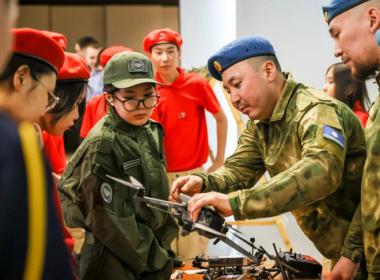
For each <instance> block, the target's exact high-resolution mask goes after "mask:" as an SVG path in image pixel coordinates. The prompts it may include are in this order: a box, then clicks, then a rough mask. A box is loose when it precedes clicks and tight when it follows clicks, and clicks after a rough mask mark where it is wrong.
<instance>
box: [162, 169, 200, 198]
mask: <svg viewBox="0 0 380 280" xmlns="http://www.w3.org/2000/svg"><path fill="white" fill-rule="evenodd" d="M202 186H203V180H202V178H201V177H198V176H194V175H188V176H183V177H179V178H177V179H176V180H175V181H174V182H173V185H172V188H171V191H170V195H169V200H170V201H179V194H180V193H184V194H187V195H189V196H193V195H194V194H196V193H199V192H201V190H202Z"/></svg>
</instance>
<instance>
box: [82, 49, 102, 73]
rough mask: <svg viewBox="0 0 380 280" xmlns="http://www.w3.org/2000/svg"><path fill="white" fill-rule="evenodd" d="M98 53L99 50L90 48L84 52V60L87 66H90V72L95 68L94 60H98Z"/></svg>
mask: <svg viewBox="0 0 380 280" xmlns="http://www.w3.org/2000/svg"><path fill="white" fill-rule="evenodd" d="M99 51H100V49H96V48H94V47H91V46H90V47H87V48H86V50H85V54H86V57H85V59H86V62H87V65H88V66H90V68H91V70H92V71H94V70H95V68H96V60H97V58H98V53H99Z"/></svg>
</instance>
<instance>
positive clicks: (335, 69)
mask: <svg viewBox="0 0 380 280" xmlns="http://www.w3.org/2000/svg"><path fill="white" fill-rule="evenodd" d="M323 90H324V91H325V92H326V93H327V94H328V95H329V96H331V97H333V98H336V99H338V100H339V101H341V102H343V103H345V104H346V105H347V106H348V107H350V108H351V110H352V111H354V113H355V114H356V116H357V117H358V118H359V119H360V121H361V123H362V125H363V127H365V126H366V123H367V120H368V112H367V110H366V108H368V107H369V105H370V101H369V97H368V92H367V87H366V85H365V82H364V81H359V80H356V79H355V78H354V77H352V74H351V71H350V69H349V68H348V67H347V66H346V65H345V64H344V63H341V62H339V63H335V64H332V65H330V66H329V68H327V71H326V82H325V84H324V86H323Z"/></svg>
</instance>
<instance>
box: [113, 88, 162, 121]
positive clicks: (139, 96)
mask: <svg viewBox="0 0 380 280" xmlns="http://www.w3.org/2000/svg"><path fill="white" fill-rule="evenodd" d="M157 96H158V94H157V92H156V89H155V87H154V85H153V84H151V83H144V84H139V85H136V86H133V87H129V88H125V89H120V90H117V91H115V92H114V93H113V95H112V94H107V100H108V102H109V104H110V105H111V106H113V107H114V108H115V111H116V112H117V114H118V115H119V116H120V117H121V118H122V119H123V120H124V121H126V122H127V123H129V124H131V125H135V126H142V125H144V124H146V122H147V121H148V120H149V118H150V116H151V114H152V112H153V109H154V107H155V106H156V105H157V102H158V97H157ZM144 99H145V100H144ZM136 100H140V102H138V101H136ZM142 100H144V101H143V102H142ZM126 101H127V102H126ZM137 103H138V107H137V108H136V105H137ZM144 105H145V106H144ZM146 107H150V108H146Z"/></svg>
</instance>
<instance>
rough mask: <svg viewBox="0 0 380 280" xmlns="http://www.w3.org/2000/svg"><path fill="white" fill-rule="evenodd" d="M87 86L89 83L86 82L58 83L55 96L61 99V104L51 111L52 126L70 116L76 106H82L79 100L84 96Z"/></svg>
mask: <svg viewBox="0 0 380 280" xmlns="http://www.w3.org/2000/svg"><path fill="white" fill-rule="evenodd" d="M86 85H87V82H85V81H78V82H75V81H70V82H68V81H59V80H58V81H57V84H56V87H55V91H54V94H55V95H56V96H58V97H59V102H58V104H57V105H56V106H55V107H54V108H53V109H51V110H50V111H49V114H51V115H52V120H51V124H53V125H54V124H56V123H57V122H58V121H59V119H61V118H62V117H64V116H66V115H67V114H69V113H70V112H71V111H72V110H73V109H74V107H75V106H80V105H81V104H79V103H78V99H79V97H80V96H81V95H83V92H84V90H85V89H86ZM80 101H82V100H80ZM81 103H83V102H81ZM79 109H81V107H79Z"/></svg>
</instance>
